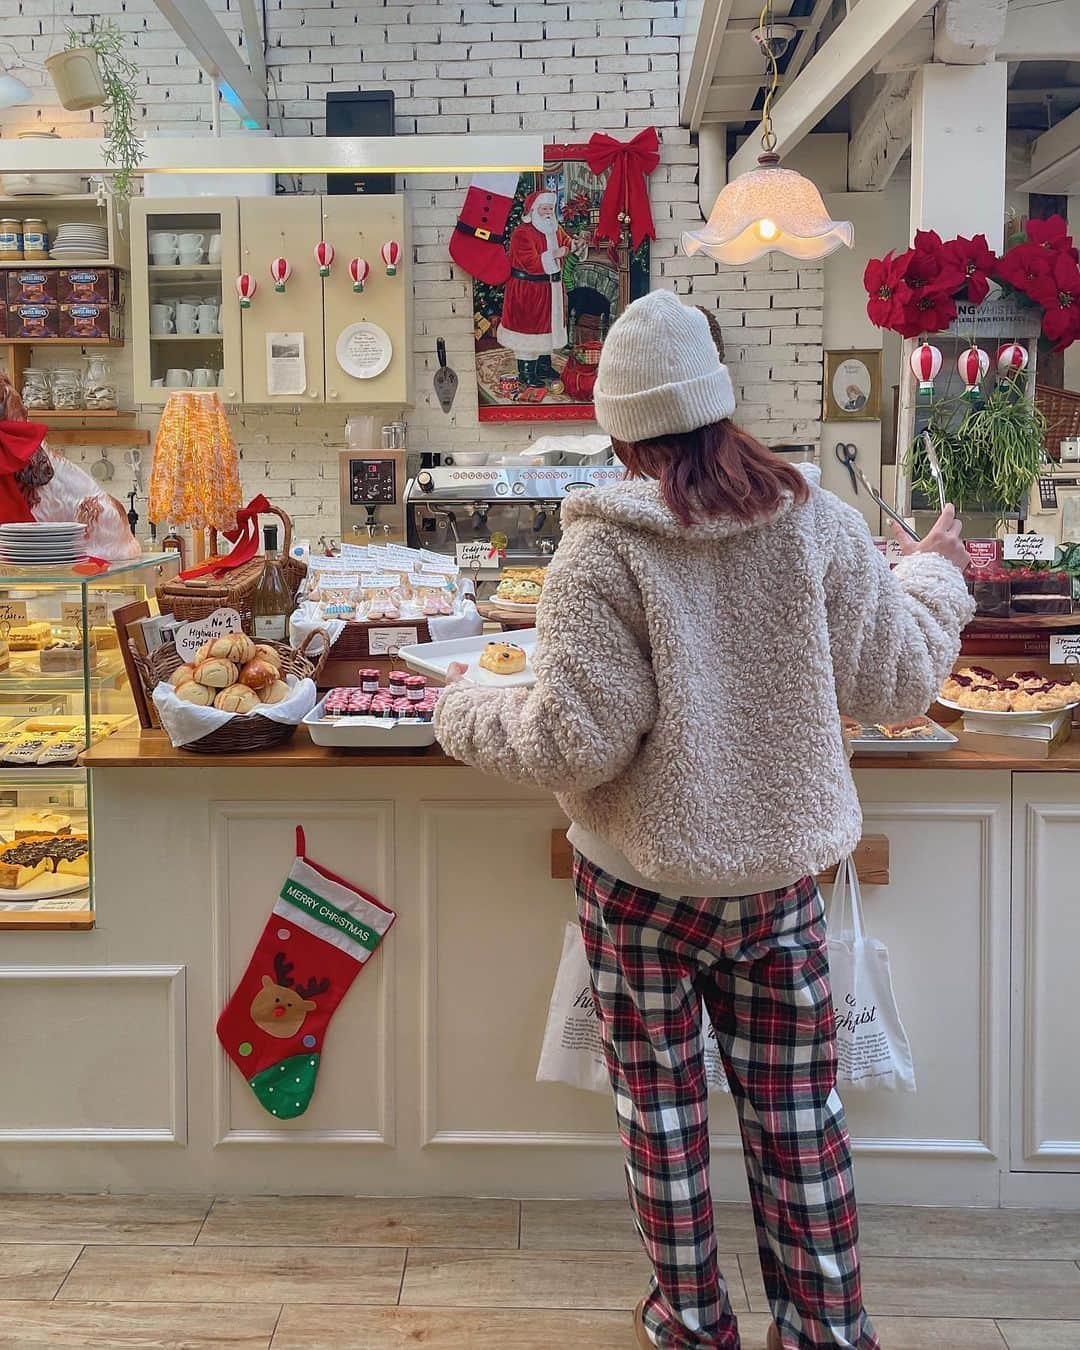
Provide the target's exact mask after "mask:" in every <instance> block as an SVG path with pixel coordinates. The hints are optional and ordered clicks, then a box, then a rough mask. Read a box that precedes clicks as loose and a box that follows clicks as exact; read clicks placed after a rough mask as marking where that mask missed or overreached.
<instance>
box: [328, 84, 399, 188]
mask: <svg viewBox="0 0 1080 1350" xmlns="http://www.w3.org/2000/svg"><path fill="white" fill-rule="evenodd" d="M326 134H327V135H328V136H392V135H393V134H394V91H393V90H392V89H370V90H361V89H357V90H356V91H355V92H345V93H332V94H327V96H326ZM326 191H327V193H328V194H329V195H330V196H332V197H336V196H351V195H353V194H355V193H362V194H363V195H364V196H365V197H385V196H387V195H388V194H390V193H392V192H393V191H394V175H393V174H392V173H355V174H354V173H328V174H327V175H326Z"/></svg>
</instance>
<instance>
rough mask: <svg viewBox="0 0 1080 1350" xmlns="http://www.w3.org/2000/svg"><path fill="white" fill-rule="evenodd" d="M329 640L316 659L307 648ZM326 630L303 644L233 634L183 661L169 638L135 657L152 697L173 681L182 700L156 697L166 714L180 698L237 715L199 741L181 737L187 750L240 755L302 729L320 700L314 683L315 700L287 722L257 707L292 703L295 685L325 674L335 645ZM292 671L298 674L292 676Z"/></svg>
mask: <svg viewBox="0 0 1080 1350" xmlns="http://www.w3.org/2000/svg"><path fill="white" fill-rule="evenodd" d="M320 636H321V637H322V638H323V650H322V654H321V655H320V656H319V657H318V659H317V660H315V661H312V660H311V659H310V658H309V657H308V656H307V655H306V652H307V648H308V646H309V645H310V644H311V643H312V642H313V641H314V640H315V638H317V637H320ZM325 638H326V634H325V632H323V631H322V630H319V631H317V632H314V633H311V634H310V635H309V636H308V637H307V638H306V639H305V641H304V642H303V644H302V645H301V647H300V648H299V650H295V651H294V650H293V648H292V647H289V646H288V645H286V644H285V643H283V642H255V641H254V640H253V639H252V638H249V637H248V636H247V635H246V634H245V633H229V634H226V635H225V636H224V637H219V638H215V639H214V640H213V641H211V642H208V643H206V644H205V645H204V646H203V648H202V649H201V650H200V651H199V653H198V655H197V656H196V658H195V660H194V661H193V662H192V663H191V664H187V663H185V662H184V660H183V658H182V657H181V656H180V654H179V653H178V652H177V650H176V646H175V644H173V643H171V642H168V643H166V644H165V645H164V646H163V647H159V648H157V650H156V651H153V652H151V653H150V654H149V656H144V655H142V654H141V653H140V652H138V651H137V650H136V649H135V648H134V647H132V655H133V657H134V660H135V665H136V667H137V669H138V671H139V676H140V678H141V680H142V682H143V686H144V688H145V689H146V690H147V693H148V694H150V695H153V693H154V691H155V690H156V689H158V688H159V686H166V685H167V686H169V688H170V692H171V694H172V695H175V699H168V700H165V701H164V704H163V701H162V700H161V699H157V698H155V699H154V706H155V708H156V710H157V713H158V716H159V718H161V717H162V711H163V706H170V705H174V704H175V702H176V701H179V702H181V703H184V704H190V705H192V706H193V707H194V709H195V710H197V711H198V710H202V709H207V710H209V709H214V710H216V711H217V712H218V713H219V714H220V713H232V714H233V715H232V716H231V717H229V719H228V721H227V722H225V723H224V724H223V725H220V726H217V727H216V728H215V729H214V730H211V731H209V732H207V734H205V735H203V736H200V737H198V739H195V740H184V741H183V742H178V741H177V740H176V739H175V736H174V737H173V744H174V745H175V744H182V746H183V749H185V750H191V751H194V752H195V753H196V754H200V755H236V754H242V753H246V752H248V751H252V750H265V749H268V748H270V747H272V746H275V745H281V744H283V743H284V742H285V741H287V740H289V738H290V737H291V736H292V735H293V734H294V732H295V731H296V728H297V726H298V725H299V724H300V721H301V720H302V718H303V716H304V714H305V713H306V712H308V711H310V706H313V704H314V701H315V699H314V688H312V696H311V699H310V705H309V706H308V707H306V708H304V709H303V711H302V712H301V713H300V715H299V716H297V717H296V719H295V720H280V718H279V717H278V716H277V715H276V714H271V715H269V716H266V715H262V714H260V713H259V712H258V709H260V708H267V707H274V706H278V707H280V708H285V707H286V706H291V703H290V700H294V698H295V691H296V690H297V688H298V687H299V686H300V685H303V684H304V682H305V681H311V682H312V685H314V683H315V682H316V681H317V680H318V677H319V672H320V671H321V670H322V667H323V664H324V662H325V660H326V652H327V651H328V649H329V644H328V643H327V642H326V640H325ZM290 677H292V678H290ZM162 720H163V722H164V724H165V730H166V731H168V732H169V733H170V735H171V736H172V735H173V727H171V726H169V725H168V723H167V721H165V719H164V718H163V719H162Z"/></svg>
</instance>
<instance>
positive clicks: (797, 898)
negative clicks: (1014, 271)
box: [574, 855, 880, 1350]
mask: <svg viewBox="0 0 1080 1350" xmlns="http://www.w3.org/2000/svg"><path fill="white" fill-rule="evenodd" d="M574 880H575V885H576V887H577V894H578V904H579V914H580V919H581V930H582V933H583V934H584V938H585V948H586V951H587V953H588V959H589V966H590V968H591V971H592V981H593V992H594V995H595V998H596V1007H597V1015H598V1017H599V1021H600V1027H601V1034H602V1037H603V1042H604V1051H605V1057H606V1059H607V1066H608V1071H609V1073H610V1075H611V1082H612V1087H613V1088H614V1092H615V1107H616V1112H617V1115H618V1122H619V1134H620V1136H621V1138H622V1143H623V1148H624V1149H625V1151H626V1173H627V1188H628V1191H629V1195H630V1204H631V1206H632V1208H633V1210H634V1214H635V1216H636V1219H637V1226H638V1231H639V1233H640V1235H641V1239H642V1241H643V1243H644V1245H645V1249H646V1251H647V1253H648V1255H649V1259H650V1260H651V1262H652V1266H653V1270H654V1273H655V1278H654V1280H653V1283H652V1289H651V1292H650V1294H649V1297H648V1299H647V1301H646V1305H645V1325H646V1328H647V1330H648V1332H649V1334H650V1336H651V1337H652V1339H653V1340H654V1341H655V1342H656V1344H657V1345H658V1346H660V1347H664V1350H691V1347H695V1348H696V1347H699V1346H720V1347H723V1350H739V1344H740V1343H739V1331H738V1326H737V1324H736V1320H735V1316H734V1313H733V1312H732V1310H731V1304H730V1302H729V1301H728V1294H727V1287H726V1285H725V1283H724V1278H723V1276H722V1275H721V1274H720V1271H719V1269H718V1266H717V1262H716V1236H715V1233H714V1230H713V1209H712V1198H711V1196H710V1193H709V1127H708V1091H707V1088H706V1083H705V1069H704V1061H703V1058H702V1045H701V1004H702V1000H704V1003H705V1006H706V1007H707V1009H708V1012H709V1018H710V1020H711V1022H712V1025H713V1028H714V1030H715V1031H716V1035H717V1040H718V1042H719V1045H720V1050H721V1054H722V1056H723V1062H724V1067H725V1069H726V1070H727V1076H728V1082H729V1083H730V1086H731V1090H732V1094H733V1096H734V1099H735V1104H736V1107H737V1108H738V1113H739V1123H740V1126H741V1129H742V1138H743V1151H744V1153H745V1157H746V1170H747V1175H748V1177H749V1181H750V1198H751V1200H752V1202H753V1207H754V1219H755V1223H756V1227H757V1236H758V1250H759V1253H760V1258H761V1269H762V1274H763V1276H764V1279H765V1289H766V1292H767V1294H768V1298H769V1305H770V1308H771V1310H772V1314H773V1317H774V1319H775V1321H776V1324H777V1326H778V1327H779V1328H780V1332H781V1335H782V1338H783V1343H784V1346H785V1347H786V1350H795V1347H798V1348H799V1350H825V1347H828V1350H836V1348H837V1347H851V1348H853V1350H880V1348H879V1344H878V1340H877V1337H876V1335H875V1334H874V1329H873V1327H872V1326H871V1323H870V1320H869V1318H868V1317H867V1315H866V1312H865V1310H864V1309H863V1304H862V1292H861V1286H860V1278H859V1260H858V1253H857V1250H856V1244H857V1240H858V1218H857V1215H856V1211H855V1193H854V1188H853V1185H852V1176H851V1161H850V1156H849V1148H848V1135H847V1129H846V1127H845V1125H844V1114H843V1107H842V1106H841V1104H840V1099H839V1097H838V1096H837V1094H836V1091H835V1086H834V1084H835V1081H836V1049H835V1041H834V1029H833V1007H832V994H831V991H830V987H829V970H828V953H827V949H826V946H825V921H824V907H823V903H822V899H821V895H820V893H819V891H818V889H817V886H816V885H815V883H814V880H813V878H812V877H805V878H803V880H802V881H799V882H796V883H795V884H794V885H793V886H791V887H789V888H788V889H787V890H783V891H769V892H763V893H761V894H759V895H746V896H742V897H740V898H737V899H729V900H725V899H716V900H709V899H704V900H699V899H695V898H691V897H687V898H684V899H682V900H668V899H665V898H664V897H663V896H661V895H657V894H656V893H654V892H652V891H646V890H640V889H638V888H637V887H635V886H631V885H628V884H627V883H626V882H622V881H618V880H616V878H614V877H612V876H609V875H608V874H607V873H606V872H603V871H601V870H600V869H599V868H598V867H595V866H593V864H592V863H590V862H588V860H587V859H585V858H583V857H581V856H580V855H577V856H576V858H575V870H574Z"/></svg>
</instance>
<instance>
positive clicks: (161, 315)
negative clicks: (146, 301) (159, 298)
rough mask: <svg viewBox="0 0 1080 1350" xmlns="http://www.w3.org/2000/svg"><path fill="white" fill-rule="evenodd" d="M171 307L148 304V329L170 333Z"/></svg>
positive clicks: (153, 331)
mask: <svg viewBox="0 0 1080 1350" xmlns="http://www.w3.org/2000/svg"><path fill="white" fill-rule="evenodd" d="M173 327H174V324H173V307H172V305H151V306H150V331H151V333H158V334H160V333H171V332H172V331H173Z"/></svg>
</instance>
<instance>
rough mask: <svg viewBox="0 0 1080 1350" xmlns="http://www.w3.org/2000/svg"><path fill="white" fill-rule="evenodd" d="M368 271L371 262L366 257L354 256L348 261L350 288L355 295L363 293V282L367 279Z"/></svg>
mask: <svg viewBox="0 0 1080 1350" xmlns="http://www.w3.org/2000/svg"><path fill="white" fill-rule="evenodd" d="M370 271H371V264H370V263H369V262H368V260H367V259H366V258H354V259H353V260H352V262H351V263H349V276H351V277H352V288H353V290H354V291H355V292H356V293H357V295H361V294H363V290H364V282H365V281H367V279H368V273H369V272H370Z"/></svg>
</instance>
